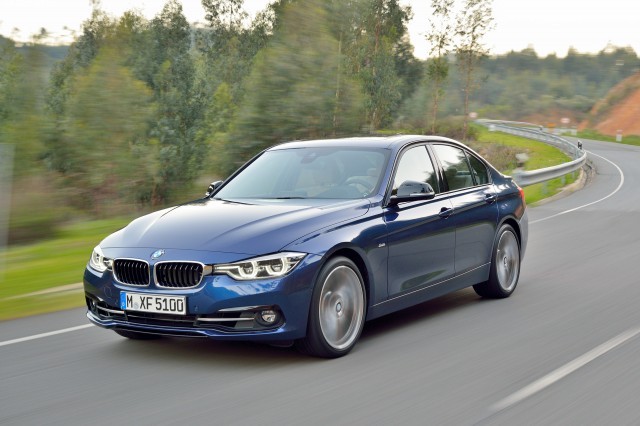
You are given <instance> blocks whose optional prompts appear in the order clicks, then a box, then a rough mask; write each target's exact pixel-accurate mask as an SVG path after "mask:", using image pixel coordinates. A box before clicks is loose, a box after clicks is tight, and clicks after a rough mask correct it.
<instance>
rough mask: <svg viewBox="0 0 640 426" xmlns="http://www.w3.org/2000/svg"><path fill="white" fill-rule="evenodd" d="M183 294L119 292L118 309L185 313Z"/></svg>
mask: <svg viewBox="0 0 640 426" xmlns="http://www.w3.org/2000/svg"><path fill="white" fill-rule="evenodd" d="M186 299H187V298H186V297H185V296H165V295H159V294H147V293H127V292H124V291H123V292H121V293H120V309H122V310H124V311H139V312H153V313H158V314H173V315H186V314H187V301H186Z"/></svg>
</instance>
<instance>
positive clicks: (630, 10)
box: [0, 0, 640, 58]
mask: <svg viewBox="0 0 640 426" xmlns="http://www.w3.org/2000/svg"><path fill="white" fill-rule="evenodd" d="M164 3H165V0H102V1H101V5H102V8H103V9H104V10H106V11H107V12H108V13H110V14H113V15H115V16H120V15H121V14H122V13H123V12H124V11H125V10H129V9H131V8H134V9H137V10H139V11H141V12H142V13H143V14H144V15H145V16H146V17H148V18H152V17H153V16H155V15H156V14H157V13H158V12H160V10H161V9H162V6H163V5H164ZM181 3H182V5H183V9H184V13H185V16H186V17H187V19H188V20H189V21H190V22H203V21H204V10H203V9H202V6H201V4H200V0H181ZM267 3H268V0H245V9H247V10H248V11H249V13H250V14H252V15H253V14H255V13H256V12H257V11H259V10H261V9H263V8H264V7H265V6H266V4H267ZM401 3H402V4H404V5H411V7H412V9H413V12H414V17H413V19H412V21H411V22H410V24H409V35H410V37H411V42H412V43H413V45H414V48H415V52H414V53H415V55H416V56H418V57H419V58H425V57H427V56H428V49H429V47H428V45H427V43H426V41H425V40H424V33H425V31H426V30H427V28H428V27H429V23H428V22H429V21H428V20H429V14H430V7H429V4H430V3H431V2H430V1H429V0H401ZM90 14H91V1H90V0H0V34H2V35H4V36H6V37H11V38H13V39H14V40H17V41H28V40H29V39H30V37H31V35H33V34H36V33H38V32H39V30H40V28H43V27H44V28H46V29H47V31H48V32H50V33H51V34H52V37H51V42H52V43H55V42H58V43H64V42H69V40H70V39H71V31H76V32H78V31H79V29H80V27H81V25H82V22H83V21H84V20H86V19H87V18H88V17H89V16H90ZM493 17H494V20H495V28H494V30H493V31H491V32H490V33H489V34H488V36H487V37H486V39H485V42H486V45H487V46H488V47H489V48H490V50H491V53H492V54H502V53H507V52H509V51H511V50H516V51H519V50H522V49H525V48H527V47H533V48H534V49H535V50H536V52H537V53H538V55H540V56H546V55H548V54H551V53H555V54H557V55H558V56H565V55H566V53H567V51H568V49H569V48H570V47H573V48H575V49H576V50H577V51H579V52H582V53H597V52H599V51H601V50H603V49H604V48H605V47H606V46H607V45H608V44H612V45H615V46H621V47H626V46H631V47H632V48H633V49H634V50H635V51H636V52H638V53H640V25H638V23H639V22H640V21H639V18H638V17H640V0H494V1H493ZM65 27H67V29H66V30H65V29H64V28H65ZM15 29H18V30H15ZM70 30H71V31H70Z"/></svg>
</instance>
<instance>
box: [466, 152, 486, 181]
mask: <svg viewBox="0 0 640 426" xmlns="http://www.w3.org/2000/svg"><path fill="white" fill-rule="evenodd" d="M468 157H469V163H470V164H471V172H472V173H473V176H475V179H476V185H484V184H487V183H489V172H488V171H487V166H485V165H484V163H483V162H482V161H480V160H478V159H477V158H476V157H475V156H474V155H473V154H468Z"/></svg>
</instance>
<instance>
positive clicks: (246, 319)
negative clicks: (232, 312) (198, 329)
mask: <svg viewBox="0 0 640 426" xmlns="http://www.w3.org/2000/svg"><path fill="white" fill-rule="evenodd" d="M253 320H254V318H198V319H197V320H196V321H201V322H236V321H253Z"/></svg>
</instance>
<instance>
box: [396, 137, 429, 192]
mask: <svg viewBox="0 0 640 426" xmlns="http://www.w3.org/2000/svg"><path fill="white" fill-rule="evenodd" d="M407 180H413V181H416V182H425V183H428V184H429V185H431V187H432V188H433V190H434V191H435V192H436V193H438V192H439V190H438V189H439V188H438V181H437V179H436V174H435V169H434V168H433V163H432V162H431V158H429V153H428V152H427V148H426V147H425V146H423V145H420V146H416V147H413V148H410V149H408V150H407V151H405V152H404V154H402V158H401V159H400V163H398V169H397V171H396V177H395V179H394V180H393V190H392V192H391V195H396V194H397V193H398V187H399V186H400V185H401V184H402V182H404V181H407Z"/></svg>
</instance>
